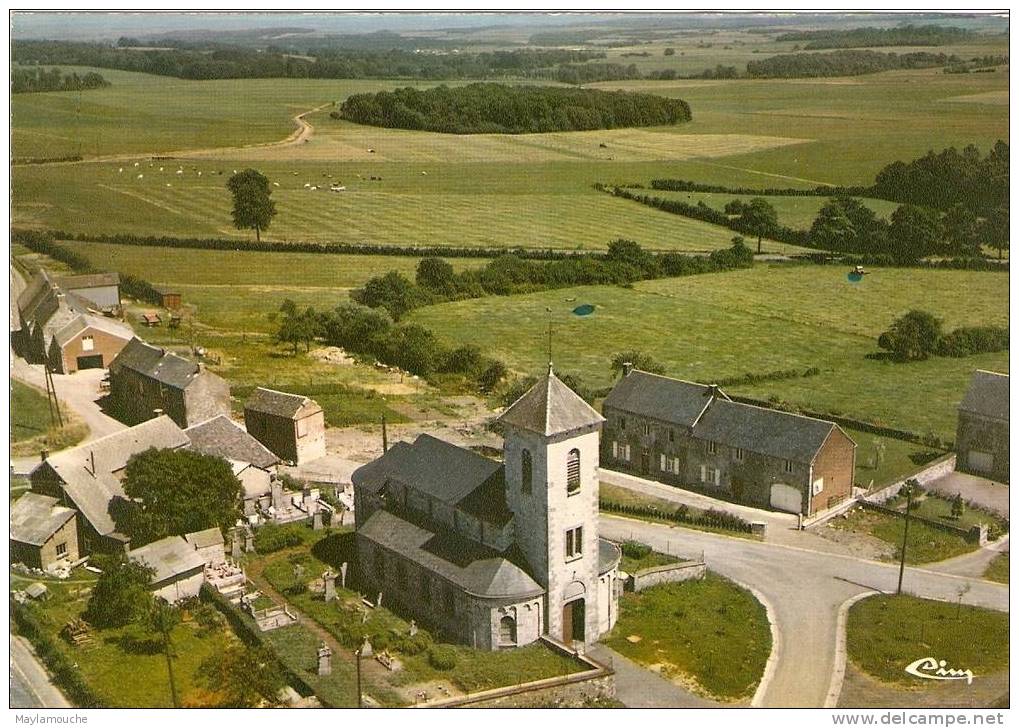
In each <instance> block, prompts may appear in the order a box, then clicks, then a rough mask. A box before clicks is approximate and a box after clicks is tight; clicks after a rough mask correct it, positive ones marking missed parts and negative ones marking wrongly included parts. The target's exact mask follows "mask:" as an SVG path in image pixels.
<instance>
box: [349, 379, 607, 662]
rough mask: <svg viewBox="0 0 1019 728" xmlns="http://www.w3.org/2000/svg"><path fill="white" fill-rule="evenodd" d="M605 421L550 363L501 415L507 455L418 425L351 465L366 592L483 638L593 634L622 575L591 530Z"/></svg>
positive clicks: (501, 641) (468, 639)
mask: <svg viewBox="0 0 1019 728" xmlns="http://www.w3.org/2000/svg"><path fill="white" fill-rule="evenodd" d="M602 422H603V419H602V417H601V415H599V414H598V413H597V412H596V411H595V410H593V409H592V408H591V407H590V406H588V404H587V403H586V402H584V401H583V400H582V399H581V398H580V397H578V396H577V395H576V394H574V393H573V392H572V391H571V390H570V389H569V388H568V387H567V386H566V385H564V384H563V383H562V382H561V381H560V380H559V379H558V378H557V377H556V376H555V375H554V374H553V373H552V368H551V366H549V373H548V376H547V377H545V378H543V379H542V380H541V381H539V382H538V383H537V384H536V385H535V386H534V387H533V388H532V389H531V390H529V391H528V392H527V393H526V394H525V395H524V396H523V397H521V398H520V399H519V400H517V402H515V403H514V404H513V405H512V406H511V407H509V409H507V410H506V412H505V413H503V415H502V416H501V417H500V419H499V423H500V424H501V426H502V427H503V429H504V441H505V455H506V457H505V463H504V464H502V463H498V462H495V461H492V460H489V459H487V458H485V457H482V456H481V455H478V454H476V453H474V452H472V451H470V450H467V449H464V448H460V447H457V446H455V445H451V444H449V443H447V442H443V441H442V440H438V439H436V438H434V437H431V436H429V435H421V436H419V437H418V438H417V439H416V440H415V441H414V442H413V443H406V442H400V443H397V444H396V445H394V446H393V447H392V448H390V449H389V451H388V452H386V453H385V454H384V455H383V456H382V457H380V458H378V459H377V460H375V461H373V462H371V463H369V464H367V465H365V466H363V467H361V468H359V469H358V470H357V471H355V473H354V476H353V481H354V497H355V509H354V513H355V518H356V529H357V530H356V534H357V535H356V538H357V547H358V564H359V569H360V576H361V579H362V584H364V589H365V591H367V592H368V593H369V594H372V595H373V596H374V595H375V594H378V595H379V597H380V598H381V599H382V600H383V601H384V602H385V603H388V602H394V603H396V604H398V605H400V606H402V607H403V608H404V609H405V610H406V611H408V612H410V613H412V614H414V615H415V617H416V618H417V619H418V620H420V621H421V622H423V623H425V624H429V625H432V626H434V627H435V628H437V629H439V630H440V631H442V632H444V633H446V634H447V635H449V636H451V637H453V638H454V639H457V640H458V641H460V642H462V643H465V644H468V645H472V646H473V647H476V648H479V649H489V650H496V649H500V648H505V647H513V646H517V645H524V644H528V643H530V642H533V641H535V640H537V639H538V638H539V637H540V636H542V635H550V636H552V637H554V638H555V639H558V640H562V641H563V642H566V643H578V644H581V645H582V644H585V643H591V642H594V641H595V640H597V639H598V637H599V635H601V634H603V633H604V632H606V631H608V630H609V629H611V628H612V626H613V625H614V624H615V621H616V616H617V612H618V592H619V589H620V588H621V587H620V583H619V581H618V566H619V561H620V552H619V549H618V548H617V547H616V546H614V545H613V544H611V543H609V542H607V541H602V540H600V539H599V538H598V520H597V519H598V438H599V433H600V431H601V427H602Z"/></svg>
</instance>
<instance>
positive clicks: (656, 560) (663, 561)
mask: <svg viewBox="0 0 1019 728" xmlns="http://www.w3.org/2000/svg"><path fill="white" fill-rule="evenodd" d="M680 561H682V559H680V558H679V557H677V556H672V555H671V554H663V553H661V552H659V551H652V552H651V553H649V554H647V555H646V556H642V557H640V558H634V557H632V556H628V555H627V554H626V553H625V552H624V553H623V559H622V561H620V562H619V568H620V569H622V570H623V571H625V572H626V573H627V574H633V573H636V572H638V571H640V570H641V569H653V568H654V567H656V566H668V565H669V564H678V563H679V562H680Z"/></svg>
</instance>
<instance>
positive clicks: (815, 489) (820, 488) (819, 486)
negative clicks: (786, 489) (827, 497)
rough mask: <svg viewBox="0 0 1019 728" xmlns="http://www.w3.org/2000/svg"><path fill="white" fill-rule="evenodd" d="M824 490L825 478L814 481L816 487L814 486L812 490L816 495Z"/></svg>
mask: <svg viewBox="0 0 1019 728" xmlns="http://www.w3.org/2000/svg"><path fill="white" fill-rule="evenodd" d="M823 490H824V478H818V479H817V480H815V481H814V487H813V488H812V492H813V494H814V495H817V494H818V493H820V492H821V491H823Z"/></svg>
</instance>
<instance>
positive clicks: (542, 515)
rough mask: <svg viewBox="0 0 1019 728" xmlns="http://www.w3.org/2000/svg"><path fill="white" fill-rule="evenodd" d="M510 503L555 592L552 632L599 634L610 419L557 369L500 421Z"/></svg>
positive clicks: (535, 573)
mask: <svg viewBox="0 0 1019 728" xmlns="http://www.w3.org/2000/svg"><path fill="white" fill-rule="evenodd" d="M499 421H500V423H501V424H502V425H503V427H504V433H503V437H504V440H505V443H504V453H505V461H506V502H507V504H508V505H509V508H510V510H511V511H512V512H513V522H514V529H515V534H516V542H517V543H518V544H519V546H520V549H521V551H522V552H523V554H524V557H525V558H526V560H527V563H528V565H529V566H530V571H531V576H532V577H533V578H534V580H535V581H537V582H538V583H539V584H541V585H542V586H543V587H545V589H546V590H547V595H546V599H545V614H544V622H543V624H544V631H545V633H547V634H548V635H550V636H551V637H553V638H555V639H558V640H562V641H564V642H567V643H571V642H574V641H577V642H580V643H590V642H594V641H595V640H596V639H597V638H598V599H597V583H598V445H599V442H598V440H599V436H600V434H601V427H602V423H603V422H604V418H603V417H602V416H601V415H600V414H598V412H597V411H596V410H594V409H593V408H592V407H591V406H590V405H588V404H587V403H586V402H585V401H584V400H583V399H581V398H580V397H578V396H577V395H576V394H575V393H574V392H573V391H572V390H571V389H570V388H569V387H567V386H566V385H565V384H563V383H562V382H561V381H560V380H559V379H558V378H557V377H556V376H555V374H554V373H553V372H552V365H551V364H549V368H548V375H547V376H546V377H544V378H543V379H542V380H541V381H539V382H538V383H537V384H535V385H534V386H533V387H532V388H531V389H530V390H528V392H527V393H526V394H525V395H524V396H523V397H521V398H520V399H518V400H517V401H516V402H514V403H513V404H512V405H511V406H510V407H509V409H507V410H506V412H505V413H503V415H502V417H500V418H499Z"/></svg>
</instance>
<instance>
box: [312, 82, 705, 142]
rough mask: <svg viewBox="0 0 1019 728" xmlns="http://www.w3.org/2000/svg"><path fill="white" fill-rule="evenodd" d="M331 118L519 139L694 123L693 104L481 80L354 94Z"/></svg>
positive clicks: (614, 93) (606, 92) (662, 98)
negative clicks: (531, 135) (518, 136)
mask: <svg viewBox="0 0 1019 728" xmlns="http://www.w3.org/2000/svg"><path fill="white" fill-rule="evenodd" d="M332 115H333V116H334V117H336V118H342V119H346V120H348V121H353V122H356V123H358V124H370V125H372V126H384V127H392V128H399V129H416V130H423V131H437V132H445V133H450V134H482V133H500V134H522V133H535V132H553V131H580V130H589V129H615V128H620V127H636V126H661V125H666V124H677V123H680V122H685V121H689V120H690V106H689V105H688V104H687V103H686V102H685V101H682V100H680V99H670V98H665V97H663V96H654V95H651V94H636V93H627V92H623V91H611V92H610V91H596V90H593V89H572V88H553V87H548V86H506V85H503V84H494V83H476V84H470V85H468V86H462V87H459V88H448V87H446V86H437V87H435V88H431V89H427V90H424V91H420V90H418V89H414V88H403V89H396V90H394V91H380V92H378V93H367V94H355V95H353V96H350V97H349V98H348V99H347V100H346V101H344V102H343V105H342V106H341V107H340V110H339V111H336V112H333V114H332Z"/></svg>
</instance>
